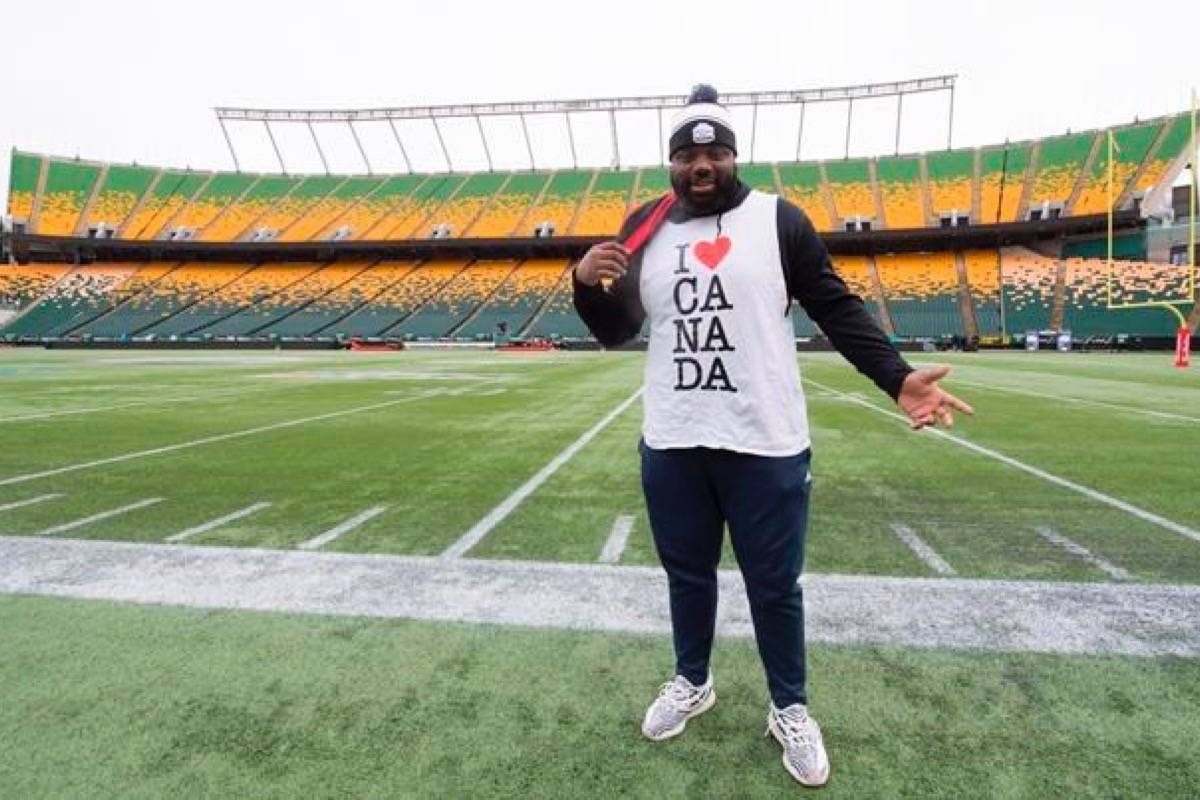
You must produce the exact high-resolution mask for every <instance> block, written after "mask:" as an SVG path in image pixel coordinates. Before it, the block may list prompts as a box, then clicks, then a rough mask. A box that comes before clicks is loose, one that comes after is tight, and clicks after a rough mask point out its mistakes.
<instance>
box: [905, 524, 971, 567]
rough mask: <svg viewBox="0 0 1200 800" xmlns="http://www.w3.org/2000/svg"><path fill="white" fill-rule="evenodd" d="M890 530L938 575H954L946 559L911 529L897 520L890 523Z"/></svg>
mask: <svg viewBox="0 0 1200 800" xmlns="http://www.w3.org/2000/svg"><path fill="white" fill-rule="evenodd" d="M892 532H893V533H895V534H896V536H897V537H899V539H900V541H902V542H904V543H905V544H906V545H908V549H909V550H912V551H913V553H915V554H916V556H917V558H919V559H921V561H923V562H924V563H925V566H927V567H929V568H930V569H931V570H933V571H934V572H936V573H937V574H939V575H954V574H956V573H955V572H954V567H952V566H950V565H949V564H947V563H946V560H945V559H944V558H942V557H941V556H939V555H938V554H937V551H936V550H934V549H933V548H932V547H930V546H929V543H928V542H926V541H925V540H924V539H922V538H921V537H920V536H917V534H916V533H914V532H913V529H912V528H910V527H908V526H907V525H903V524H901V523H899V522H895V523H892Z"/></svg>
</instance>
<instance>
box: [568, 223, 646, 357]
mask: <svg viewBox="0 0 1200 800" xmlns="http://www.w3.org/2000/svg"><path fill="white" fill-rule="evenodd" d="M653 209H654V203H653V202H650V203H646V204H645V205H642V206H639V207H638V208H637V209H635V210H634V212H633V213H632V214H630V215H629V217H627V218H626V220H625V223H624V224H623V225H622V226H621V233H620V234H619V235H618V236H617V239H618V240H621V241H624V240H625V238H626V237H627V236H629V234H631V233H632V232H633V230H634V229H635V228H636V227H637V226H638V225H639V224H640V223H641V222H642V220H644V219H645V218H646V216H647V215H648V214H649V213H650V212H651V211H652V210H653ZM641 268H642V254H641V252H638V253H636V254H635V255H634V257H633V259H632V261H631V263H630V265H629V270H628V271H627V272H626V273H625V275H624V277H622V278H621V279H620V280H616V281H613V282H612V284H611V285H610V286H609V287H608V288H607V289H605V288H604V287H603V286H602V285H600V284H596V285H595V286H585V285H584V284H582V283H580V282H579V279H578V278H577V277H575V268H574V267H572V268H571V283H572V285H573V287H574V295H575V310H576V311H577V312H578V313H579V316H580V318H581V319H583V322H584V324H585V325H587V326H588V330H590V331H591V332H592V335H593V336H595V337H596V340H597V341H598V342H600V344H602V345H604V346H605V347H616V346H617V345H621V344H624V343H625V342H628V341H629V340H630V339H632V338H633V337H635V336H637V335H638V332H639V331H640V330H641V329H642V323H643V322H645V320H646V311H645V309H644V308H642V298H641V294H640V293H639V291H638V283H639V280H640V276H641Z"/></svg>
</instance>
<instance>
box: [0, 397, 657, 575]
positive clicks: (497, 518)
mask: <svg viewBox="0 0 1200 800" xmlns="http://www.w3.org/2000/svg"><path fill="white" fill-rule="evenodd" d="M641 396H642V390H641V389H640V388H639V389H638V390H637V391H636V392H634V393H633V394H631V395H629V397H627V398H625V399H624V400H622V401H621V403H620V404H619V405H618V406H617V407H616V408H614V409H613V410H612V411H610V412H609V413H608V416H606V417H605V418H604V419H602V420H600V421H599V422H597V423H596V424H595V425H593V426H592V427H591V429H589V430H588V431H587V432H586V433H584V434H583V435H582V436H580V437H579V438H578V439H576V440H575V441H574V442H572V443H571V444H569V445H568V446H567V448H566V449H565V450H563V451H562V452H561V453H559V454H558V455H556V456H555V457H554V458H553V459H551V460H550V463H549V464H547V465H546V466H544V467H542V468H541V469H540V470H538V471H537V474H535V475H534V476H533V477H532V478H530V479H529V480H527V481H525V483H523V484H521V485H520V486H519V487H517V489H516V491H514V492H513V493H512V494H510V495H509V496H508V497H506V498H504V500H503V501H502V502H501V503H500V505H498V506H496V507H495V508H493V509H492V510H491V511H489V512H488V514H487V516H485V517H484V518H483V519H481V520H479V522H476V523H475V525H474V526H472V528H471V529H470V530H469V531H467V532H466V533H464V534H463V535H462V536H460V537H459V538H458V541H456V542H455V543H454V544H452V545H450V546H449V547H448V548H446V550H445V551H443V552H442V555H441V557H442V558H443V559H451V558H460V557H462V556H463V555H465V554H466V553H467V551H468V550H470V549H471V548H472V547H474V546H475V545H477V544H479V542H480V541H481V540H482V539H483V537H485V536H487V535H488V534H489V533H491V531H492V528H495V527H496V526H497V525H499V524H500V523H501V522H502V521H503V520H504V518H505V517H507V516H508V515H509V514H511V513H512V512H513V510H514V509H515V508H516V507H517V506H518V505H520V504H521V501H522V500H524V499H525V498H526V497H528V496H529V495H531V494H533V493H534V492H536V491H537V490H538V487H540V486H541V485H542V484H543V483H545V482H546V481H547V480H549V478H550V476H551V475H553V474H554V473H555V472H558V470H559V468H560V467H562V465H563V464H566V463H567V462H568V461H570V460H571V459H572V458H573V457H574V456H575V454H576V453H578V452H579V451H580V450H582V449H583V448H585V447H587V445H588V444H589V443H590V442H591V441H592V439H595V438H596V436H597V435H599V433H600V432H601V431H602V430H604V429H605V428H607V427H608V426H609V424H610V423H611V422H612V421H613V420H615V419H616V418H617V417H619V416H620V415H621V413H622V412H623V411H624V410H625V409H627V408H629V406H631V405H633V403H634V401H635V400H637V399H638V398H639V397H641ZM0 485H2V484H0Z"/></svg>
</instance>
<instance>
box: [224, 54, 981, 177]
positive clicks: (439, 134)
mask: <svg viewBox="0 0 1200 800" xmlns="http://www.w3.org/2000/svg"><path fill="white" fill-rule="evenodd" d="M957 77H958V76H957V75H938V76H934V77H928V78H914V79H910V80H902V81H891V82H887V83H868V84H859V85H857V86H834V87H826V88H821V89H789V90H783V91H754V92H730V93H727V94H724V95H722V97H721V102H722V104H724V105H725V106H727V107H738V106H743V107H744V106H749V107H750V108H751V126H750V149H749V160H750V161H751V162H753V161H754V147H755V139H756V137H757V133H758V110H759V107H760V106H778V105H788V106H799V109H800V115H799V124H798V126H797V130H796V160H797V161H798V160H800V149H801V146H802V144H803V142H804V115H805V109H806V108H807V107H808V106H809V105H811V104H819V103H844V104H845V108H846V118H845V119H846V122H845V131H846V136H845V154H846V156H847V157H849V154H850V138H851V130H852V127H853V124H854V106H855V103H860V104H861V103H863V102H869V101H878V100H882V99H886V98H896V152H897V153H898V152H899V150H900V128H901V123H902V120H903V116H904V98H905V96H907V95H914V94H926V93H931V92H934V93H936V92H944V93H948V94H949V106H948V112H947V119H946V147H947V148H949V147H950V145H951V141H952V137H953V133H954V83H955V80H956V78H957ZM686 100H687V98H686V96H685V95H654V96H645V97H606V98H593V99H586V100H526V101H516V102H503V103H465V104H464V103H453V104H448V105H436V106H405V107H396V108H364V109H308V110H303V109H262V108H230V107H219V108H215V109H214V111H215V112H216V116H217V122H218V124H219V125H220V126H221V131H222V134H223V135H224V137H225V143H226V145H227V146H228V147H229V154H230V156H231V157H232V158H233V164H234V168H235V169H236V170H238V171H239V172H240V171H241V162H240V160H239V158H238V151H237V148H236V147H235V145H234V141H233V138H232V137H230V135H229V129H228V128H227V126H226V123H227V122H250V123H262V125H263V127H264V128H265V130H266V133H267V137H268V138H269V140H270V142H271V147H272V149H273V150H274V153H275V158H276V160H277V161H278V163H279V169H280V171H281V172H284V173H287V172H288V168H287V163H286V162H285V160H284V156H283V153H282V151H281V150H280V148H279V143H278V141H277V140H276V138H275V134H274V132H273V130H272V126H275V125H303V126H306V127H307V129H308V133H309V135H310V136H311V138H312V141H313V144H314V145H315V146H316V150H317V153H318V155H319V156H320V159H321V163H322V165H323V166H324V168H325V172H326V173H329V160H328V158H327V155H326V152H325V149H324V148H323V147H322V146H321V141H320V139H319V138H318V137H317V133H316V126H318V125H322V126H324V125H338V126H340V125H345V126H346V127H347V128H348V129H349V131H350V134H351V136H352V138H353V141H354V144H355V146H356V149H357V151H358V155H359V157H360V158H361V159H362V163H363V166H364V168H365V170H366V172H367V174H374V172H375V170H374V167H373V165H372V163H371V159H370V156H369V154H368V153H367V149H366V148H365V147H364V146H363V142H362V138H361V137H360V136H359V132H358V130H357V129H356V128H355V124H356V123H367V122H386V123H387V125H388V127H389V128H390V130H391V134H392V138H393V139H394V141H395V143H396V147H397V148H398V150H399V153H400V156H401V158H402V159H403V161H404V165H405V167H406V169H407V171H408V172H413V166H412V161H411V160H410V158H409V151H408V148H406V147H405V141H404V137H403V136H402V135H401V132H400V129H399V127H398V126H397V124H396V123H397V122H412V121H417V122H425V123H428V124H429V125H430V126H431V128H432V130H433V133H434V134H435V136H436V139H437V142H438V145H439V148H440V150H441V154H442V157H443V158H444V160H445V163H446V169H447V170H448V171H450V172H454V171H455V168H454V165H455V162H456V158H455V153H454V152H453V151H452V149H451V148H450V147H449V146H448V145H447V140H446V137H445V136H444V135H443V131H442V126H441V122H442V121H444V120H449V119H463V118H467V119H472V120H474V122H475V128H476V130H477V132H478V137H479V143H480V145H481V146H482V149H483V154H484V158H485V161H486V163H487V167H488V170H489V171H494V170H495V165H494V162H493V152H494V150H493V145H492V142H491V141H490V139H489V136H488V133H487V131H486V129H485V127H484V125H483V122H482V119H483V118H484V117H507V118H510V119H512V118H515V119H516V120H518V121H519V122H520V128H521V134H522V138H523V140H524V144H525V150H526V154H527V156H528V159H529V168H530V169H537V168H538V159H537V158H536V154H535V152H534V150H535V148H534V145H533V143H532V141H531V139H530V136H529V127H528V124H527V119H528V118H529V117H537V116H550V117H559V118H561V119H562V122H563V128H562V130H563V133H564V134H565V136H566V138H567V142H568V144H569V147H570V153H571V162H572V167H573V168H577V167H579V166H580V161H579V157H578V151H577V148H576V134H575V126H574V124H573V122H572V118H573V116H575V115H579V114H597V113H599V114H607V116H608V132H609V144H610V149H611V162H610V166H612V167H620V166H646V165H632V164H626V163H625V162H624V161H623V159H622V154H621V141H620V137H619V136H618V133H617V118H618V115H621V114H627V113H630V112H646V111H652V112H656V113H657V116H658V153H659V163H660V164H662V163H665V153H664V152H663V147H662V142H663V141H664V137H663V125H664V122H663V117H664V115H665V114H666V112H667V111H670V110H673V109H677V108H680V107H682V106H683V105H684V104H685V102H686ZM457 160H458V162H459V163H461V159H457ZM588 166H596V165H588Z"/></svg>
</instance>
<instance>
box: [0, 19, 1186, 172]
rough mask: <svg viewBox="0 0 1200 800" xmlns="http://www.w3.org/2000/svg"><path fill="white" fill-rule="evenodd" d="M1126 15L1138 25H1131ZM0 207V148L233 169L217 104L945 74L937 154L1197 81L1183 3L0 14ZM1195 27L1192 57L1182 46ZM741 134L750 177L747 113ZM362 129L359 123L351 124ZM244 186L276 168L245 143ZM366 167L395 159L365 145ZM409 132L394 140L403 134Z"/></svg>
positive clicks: (260, 145) (1097, 120) (504, 126)
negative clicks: (948, 86)
mask: <svg viewBox="0 0 1200 800" xmlns="http://www.w3.org/2000/svg"><path fill="white" fill-rule="evenodd" d="M1143 12H1144V13H1143ZM3 16H4V22H3V24H4V27H5V33H6V35H5V36H4V44H3V47H0V65H2V66H3V70H2V74H3V75H5V76H6V80H5V89H4V101H3V103H2V104H0V145H3V147H4V148H5V151H6V152H5V155H4V156H3V158H0V191H3V192H7V187H8V156H7V150H8V148H9V147H17V148H18V149H22V150H30V151H35V152H41V153H50V154H55V155H63V156H74V155H79V156H81V157H83V158H88V159H97V160H110V161H138V162H139V163H144V164H155V165H167V166H188V165H190V166H192V167H196V168H217V169H230V168H232V162H231V160H230V157H229V154H228V151H227V149H226V146H225V143H224V140H223V138H222V136H221V131H220V128H219V127H218V126H217V123H216V121H215V118H214V116H213V113H212V107H213V106H217V105H234V106H236V105H246V106H255V107H298V108H317V107H338V108H348V107H376V106H389V105H415V104H431V103H450V102H471V101H492V100H523V99H555V98H560V99H561V98H576V97H604V96H614V95H643V94H672V93H684V92H686V91H687V90H688V88H689V87H690V86H691V85H692V84H693V83H695V82H697V81H706V82H711V83H713V84H714V85H715V86H716V87H717V88H718V89H719V90H722V91H739V90H754V89H790V88H813V87H820V86H830V85H842V84H851V83H861V82H871V81H889V80H896V79H903V78H910V77H919V76H927V75H939V74H945V73H957V74H958V75H959V83H958V92H957V97H956V100H955V119H954V144H955V146H969V145H977V144H988V143H992V142H998V141H1003V140H1004V139H1005V138H1011V139H1019V138H1031V137H1038V136H1044V135H1047V134H1052V133H1060V132H1063V131H1065V130H1066V129H1068V128H1070V129H1075V130H1079V129H1085V128H1093V127H1099V126H1104V125H1109V124H1113V123H1119V122H1126V121H1130V120H1132V119H1133V118H1134V117H1142V118H1146V117H1151V116H1157V115H1161V114H1166V113H1171V112H1177V111H1181V110H1184V109H1185V108H1187V106H1188V104H1189V102H1190V101H1189V97H1190V91H1191V88H1192V87H1193V86H1200V55H1198V50H1197V45H1196V42H1197V39H1196V35H1195V34H1196V31H1197V30H1200V2H1196V0H1162V1H1161V2H1155V3H1147V4H1144V5H1142V4H1137V3H1130V2H1128V0H1121V1H1117V0H1111V1H1110V0H1089V1H1088V2H1079V1H1078V0H1060V2H1046V1H1045V0H1042V1H1041V2H1037V1H1032V0H1004V2H1002V3H984V2H971V0H958V1H957V2H903V1H902V0H888V1H885V2H876V1H875V0H863V1H862V2H858V3H850V2H845V1H844V0H843V1H842V2H812V1H811V0H806V1H805V2H780V1H779V0H776V2H756V1H755V0H738V1H737V2H728V0H726V2H713V3H709V2H691V3H684V2H672V3H653V2H648V0H640V2H624V1H623V0H607V2H594V3H569V2H561V0H560V1H559V2H481V3H465V2H451V1H448V0H443V2H424V3H419V4H409V3H402V2H390V3H389V2H378V3H374V2H361V1H360V0H340V2H321V3H309V2H303V0H292V1H291V2H274V1H271V2H258V1H254V0H240V1H239V2H231V1H230V0H207V1H206V2H194V1H193V2H188V3H171V2H150V0H134V1H130V0H114V1H113V2H110V3H103V4H98V3H95V2H82V1H81V0H80V1H76V0H40V1H39V2H23V3H10V4H6V5H5V8H4V14H3ZM1185 32H1190V41H1188V40H1187V39H1185V38H1184V36H1183V34H1184V33H1185ZM946 100H947V98H946V96H945V95H939V96H933V95H931V96H925V97H913V98H910V99H908V100H906V101H905V106H904V108H905V124H904V128H903V130H902V143H901V149H902V150H905V151H917V150H927V149H934V148H939V147H944V146H945V141H946V112H947V103H946ZM844 114H845V109H844V106H842V107H837V106H834V105H827V106H824V107H821V108H817V107H814V108H812V109H810V111H809V113H808V116H807V118H806V122H805V143H804V151H803V157H804V158H820V157H840V156H841V150H842V146H843V141H842V140H843V134H844V129H843V127H842V126H843V125H844ZM894 114H895V104H894V101H876V102H875V103H872V104H864V105H862V106H856V108H855V112H854V119H855V125H854V136H853V144H852V153H854V154H860V155H877V154H884V153H889V152H891V151H892V150H893V148H894V119H895V117H894ZM738 119H739V130H738V134H739V137H740V138H739V144H740V146H741V149H742V153H741V154H740V155H741V158H742V159H743V160H746V158H747V154H746V152H745V148H746V142H747V140H748V137H749V131H748V127H749V125H748V117H745V116H741V117H739V118H738ZM796 122H797V112H796V111H795V110H793V109H777V110H775V111H772V112H769V113H768V112H764V113H763V114H762V115H761V116H760V128H759V131H760V132H759V140H758V146H757V148H756V155H757V156H758V158H759V159H766V160H771V159H776V160H786V159H791V158H794V156H795V140H796ZM368 127H369V126H368ZM489 131H490V132H491V133H492V134H493V135H494V148H493V156H494V158H495V159H496V161H497V165H498V166H503V167H508V168H522V167H527V166H528V159H527V157H526V156H525V148H524V146H523V144H522V143H521V140H520V138H519V135H518V131H519V128H517V127H515V123H512V122H511V121H504V120H497V121H493V122H492V123H489ZM231 133H233V135H234V136H235V137H236V143H237V144H238V147H239V154H241V155H242V156H243V163H242V166H243V168H244V169H251V170H255V169H261V170H274V169H276V167H275V162H274V157H273V156H272V153H271V149H270V146H269V144H268V142H267V140H266V138H265V136H264V135H263V133H262V130H261V126H260V127H258V128H249V127H245V126H243V127H240V128H236V129H234V130H232V131H231ZM404 135H405V137H406V141H407V142H408V143H409V144H410V151H411V152H410V156H411V157H412V158H413V160H414V161H415V162H416V166H418V167H425V168H428V169H439V168H444V162H442V160H441V157H440V155H438V153H439V151H438V150H437V148H436V140H434V139H433V138H432V135H431V132H429V131H427V130H420V129H417V128H411V129H405V130H404ZM531 135H532V136H533V137H534V139H535V147H536V150H537V153H538V157H539V158H541V159H542V160H543V162H544V163H540V164H539V165H538V166H552V165H554V164H556V163H563V162H565V161H566V160H567V159H569V151H568V150H567V143H566V138H565V135H564V132H563V128H562V123H561V120H558V121H556V120H553V119H546V120H542V121H540V122H537V123H535V124H532V125H531ZM577 135H578V137H579V141H578V146H579V150H580V158H581V160H583V161H587V162H591V163H605V162H606V161H607V160H608V159H609V157H610V155H611V154H610V152H609V145H608V138H607V126H606V123H605V122H604V120H586V119H583V120H580V121H579V126H578V130H577ZM348 137H349V134H348V133H346V131H345V130H344V129H336V130H335V129H331V130H328V131H323V132H322V142H323V143H324V144H327V145H328V150H329V154H330V156H331V162H332V163H331V167H332V168H333V169H334V170H335V171H361V169H362V167H361V160H360V159H359V158H358V156H357V151H356V150H355V149H354V148H353V144H352V141H351V140H350V139H349V138H348ZM363 137H364V139H365V140H366V144H367V147H368V151H369V153H370V154H371V157H372V159H373V160H374V162H375V167H376V170H377V171H380V170H389V169H394V170H399V169H401V168H402V166H401V165H402V162H401V161H400V156H399V153H398V150H397V148H396V147H395V145H394V143H393V142H392V140H391V134H390V132H387V131H386V129H382V128H378V126H376V128H370V129H368V130H364V131H363ZM410 137H411V138H410ZM447 137H448V138H449V139H450V144H451V147H452V149H453V150H454V152H455V153H457V154H459V155H458V157H459V163H457V164H456V165H455V166H456V167H458V168H460V169H462V168H475V167H479V166H482V164H483V153H482V148H480V147H478V137H477V134H476V133H475V131H474V128H472V127H464V126H462V125H459V126H454V125H450V126H448V129H447ZM622 137H623V138H622V148H623V155H624V156H625V159H626V160H627V161H630V162H635V163H637V162H641V163H646V162H650V161H654V160H655V159H656V158H657V135H656V123H655V122H654V121H653V119H652V118H645V119H637V118H632V119H629V120H626V121H624V122H623V123H622ZM280 139H281V142H280V143H281V146H282V147H283V149H284V151H285V157H286V158H287V160H288V166H289V167H290V168H291V169H292V170H293V171H316V170H318V169H319V166H320V165H319V161H318V159H317V156H316V152H315V149H314V148H313V146H312V143H311V140H310V139H309V138H308V133H307V131H305V130H303V129H293V130H292V131H291V132H287V131H281V133H280Z"/></svg>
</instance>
